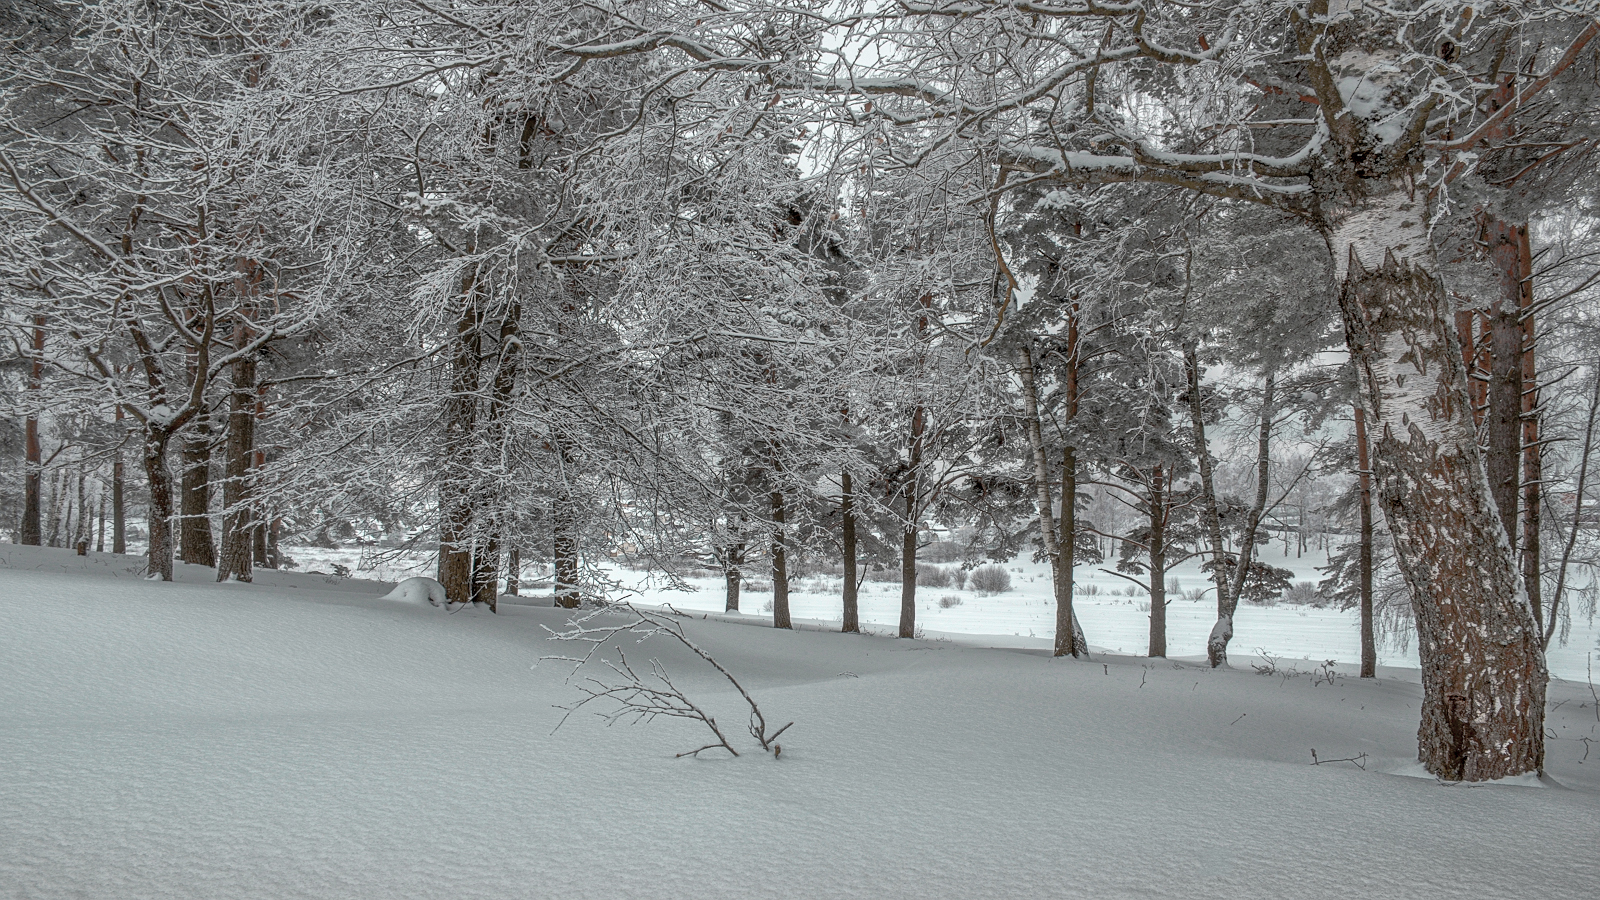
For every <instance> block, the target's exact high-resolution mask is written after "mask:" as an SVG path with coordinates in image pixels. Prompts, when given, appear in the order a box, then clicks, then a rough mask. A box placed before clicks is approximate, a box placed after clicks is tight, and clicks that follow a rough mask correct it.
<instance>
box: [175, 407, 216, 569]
mask: <svg viewBox="0 0 1600 900" xmlns="http://www.w3.org/2000/svg"><path fill="white" fill-rule="evenodd" d="M178 503H179V513H180V518H179V520H178V522H179V526H178V553H179V556H180V557H182V559H183V561H184V562H186V563H188V564H189V565H192V566H214V565H216V564H217V550H216V545H215V544H214V543H212V539H211V424H210V420H209V419H208V418H207V417H206V416H197V417H196V418H195V420H194V428H193V430H192V431H191V432H190V433H189V434H188V435H187V436H186V437H185V439H184V441H183V476H182V481H181V484H180V487H179V501H178Z"/></svg>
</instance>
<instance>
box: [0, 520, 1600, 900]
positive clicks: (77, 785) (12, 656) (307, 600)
mask: <svg viewBox="0 0 1600 900" xmlns="http://www.w3.org/2000/svg"><path fill="white" fill-rule="evenodd" d="M137 562H138V561H137V560H131V559H128V558H125V557H113V556H110V555H94V556H91V557H90V558H88V559H86V560H80V559H77V558H75V557H72V556H70V555H69V554H67V553H66V552H65V551H52V550H38V549H33V548H17V547H8V548H5V549H4V550H3V551H0V622H3V623H4V624H3V625H0V721H3V722H4V726H3V728H0V896H3V897H7V898H12V897H15V898H66V897H91V898H143V897H163V898H166V897H176V898H185V897H194V898H221V897H226V898H272V900H283V898H298V897H318V898H321V897H328V898H365V897H404V898H431V897H441V898H444V897H449V898H475V897H531V898H537V897H562V898H574V897H596V898H620V897H630V898H631V897H685V898H722V897H728V898H762V897H773V898H811V897H860V898H896V897H916V898H939V897H952V898H954V897H1088V898H1117V897H1171V896H1178V895H1182V896H1186V897H1230V898H1231V897H1274V896H1283V897H1295V898H1302V897H1305V898H1317V897H1330V898H1331V897H1377V898H1387V897H1418V898H1438V897H1485V898H1488V897H1495V898H1501V897H1513V896H1528V897H1541V898H1568V897H1570V898H1587V897H1593V896H1594V890H1595V886H1596V885H1597V884H1600V853H1597V852H1596V847H1597V841H1600V746H1591V744H1590V743H1588V742H1585V741H1584V740H1582V738H1590V739H1591V741H1600V716H1597V714H1596V708H1595V704H1594V700H1593V697H1592V695H1591V693H1590V688H1589V686H1588V685H1587V684H1585V683H1584V682H1583V681H1582V680H1579V681H1576V682H1572V681H1559V680H1558V681H1555V682H1553V683H1552V685H1551V689H1550V697H1551V715H1550V722H1549V724H1550V727H1551V729H1552V732H1553V733H1554V734H1555V735H1556V738H1555V739H1553V740H1551V741H1550V742H1549V744H1548V748H1549V749H1548V769H1549V773H1550V779H1549V780H1548V781H1547V782H1546V783H1543V784H1540V783H1537V782H1529V781H1524V782H1519V783H1516V784H1495V785H1485V786H1477V787H1464V786H1451V785H1444V784H1440V783H1438V782H1436V781H1434V780H1433V779H1431V778H1426V777H1416V776H1417V769H1416V767H1415V766H1414V764H1413V763H1412V759H1413V758H1414V755H1415V748H1416V745H1415V730H1416V714H1417V703H1418V697H1419V693H1420V690H1419V688H1418V686H1417V685H1416V683H1415V672H1414V671H1412V670H1407V669H1404V668H1385V669H1384V670H1382V672H1381V675H1382V677H1381V678H1379V679H1378V680H1376V681H1368V682H1361V681H1360V680H1358V679H1356V678H1353V677H1344V676H1336V677H1335V678H1334V679H1333V681H1332V683H1327V682H1326V681H1322V680H1320V679H1318V680H1313V677H1312V675H1310V674H1302V675H1299V676H1289V675H1280V676H1272V677H1263V676H1261V675H1258V674H1256V673H1255V672H1254V671H1252V670H1251V669H1250V668H1249V667H1247V666H1245V665H1243V663H1242V662H1239V663H1238V665H1239V667H1238V668H1235V669H1232V670H1221V671H1212V670H1209V669H1206V668H1203V667H1200V666H1196V665H1193V664H1188V663H1183V662H1167V661H1160V662H1156V663H1151V662H1149V661H1148V660H1145V659H1141V658H1138V657H1134V656H1129V655H1116V654H1110V653H1102V654H1099V655H1098V656H1097V658H1096V660H1095V661H1094V662H1092V663H1083V662H1072V661H1062V660H1052V659H1049V658H1048V657H1047V656H1045V655H1043V653H1041V652H1038V651H1036V650H1030V649H1026V648H1021V649H1018V648H1013V649H993V648H989V647H985V646H983V645H984V644H989V643H993V642H992V641H988V640H984V639H973V638H968V639H961V640H929V641H900V640H894V639H891V638H886V637H874V636H843V635H839V634H833V633H824V632H821V631H817V630H811V629H803V630H800V631H797V632H793V633H789V632H781V631H776V630H773V629H771V628H766V627H759V619H757V618H756V617H753V616H752V617H749V618H750V619H751V620H752V622H751V623H738V622H729V621H719V620H717V618H716V617H712V618H708V619H704V620H702V619H698V618H695V619H688V620H684V621H685V628H686V630H687V632H688V634H689V635H690V636H691V637H692V638H693V639H694V640H696V641H698V642H700V643H701V644H702V646H704V647H705V648H706V649H707V650H709V651H710V652H711V653H712V654H713V655H714V656H715V657H716V658H717V659H718V660H720V661H721V662H722V663H723V664H724V665H726V666H727V667H728V668H729V669H730V670H731V671H732V672H734V673H735V674H736V675H737V676H739V677H740V679H741V680H742V681H743V683H744V684H745V686H746V687H747V688H749V690H750V691H751V692H752V694H754V696H755V697H756V698H757V700H758V701H759V702H760V703H761V705H762V707H763V709H764V710H765V711H766V714H767V716H768V717H769V719H772V720H775V724H781V723H782V722H787V721H790V720H793V721H794V723H795V724H794V727H793V728H792V729H791V730H790V731H789V732H788V733H786V734H785V735H784V736H783V738H782V744H783V754H782V757H781V759H777V760H774V759H773V758H772V757H770V756H768V755H766V754H764V753H762V752H760V750H759V748H758V747H757V746H756V745H755V744H754V742H753V741H752V740H751V739H750V738H749V737H748V736H747V735H745V734H743V732H742V723H743V713H742V711H741V706H740V701H739V699H738V696H737V695H736V694H735V693H733V692H732V691H731V689H730V688H729V687H728V686H727V684H726V682H723V681H720V680H719V678H718V676H716V675H715V673H714V672H711V671H709V670H708V669H706V668H705V666H704V665H703V664H699V663H697V661H696V660H693V659H692V658H691V657H689V656H688V654H687V653H686V652H684V651H682V650H681V648H677V647H675V646H672V645H670V644H668V643H666V642H664V641H663V640H662V639H659V638H657V639H655V640H652V641H649V642H647V643H646V644H645V645H644V646H643V647H633V646H632V645H629V646H630V650H631V651H632V652H631V654H630V658H632V659H634V660H635V661H636V662H639V661H642V659H643V658H645V657H648V656H656V657H658V658H660V659H661V661H662V662H663V663H664V665H665V666H666V667H667V669H668V671H669V672H670V673H671V675H672V677H673V679H674V680H675V681H676V682H677V683H678V684H679V685H680V686H681V687H683V688H684V689H685V690H686V692H688V693H689V694H690V696H691V697H693V698H694V699H696V700H697V701H699V702H702V703H704V704H705V705H706V706H707V707H708V708H709V709H710V711H711V712H712V713H713V714H715V715H717V716H718V718H719V721H721V722H722V723H723V724H724V726H725V727H726V728H727V730H728V731H729V733H730V735H731V736H732V738H733V740H734V742H735V745H736V746H737V747H739V748H740V750H741V753H742V754H743V755H741V756H740V757H738V758H736V759H734V758H728V757H727V756H726V755H725V754H721V755H719V754H716V753H707V754H703V755H702V756H701V757H700V758H685V759H675V758H674V756H673V755H674V754H675V753H678V752H681V751H684V750H689V749H693V748H694V747H697V746H699V745H700V744H702V743H704V736H703V734H702V733H701V732H702V731H703V728H702V726H700V725H698V724H697V723H693V722H687V721H681V720H673V721H657V722H655V723H653V724H650V725H643V726H638V727H625V726H618V727H614V728H609V729H608V728H606V727H605V726H604V723H603V722H601V721H600V720H599V719H597V718H596V717H594V716H590V715H587V714H584V713H580V714H578V715H575V716H573V717H572V718H571V719H570V720H569V721H568V722H567V724H566V725H565V726H564V727H562V728H561V730H560V731H556V732H554V733H552V729H554V728H555V726H556V724H557V723H558V722H559V721H560V717H561V715H562V712H561V710H559V709H556V708H554V707H555V705H557V704H562V703H569V702H571V701H572V700H573V699H575V698H576V697H577V696H578V695H577V693H576V691H575V689H574V687H573V686H572V685H571V684H568V683H566V682H564V676H565V675H566V674H567V671H568V669H567V668H566V667H565V666H563V665H562V664H559V663H552V662H545V663H542V664H539V663H538V660H539V657H541V656H545V655H549V654H551V653H564V652H570V647H568V646H566V645H553V644H552V643H551V642H549V641H548V640H547V639H546V632H545V631H544V630H543V628H541V626H544V625H549V626H552V627H559V626H560V625H561V623H562V622H564V621H565V618H566V613H565V611H561V610H554V609H550V608H546V607H537V606H507V607H506V608H504V610H503V614H502V615H499V616H494V615H491V614H489V613H488V612H486V611H482V610H474V609H466V610H461V611H458V612H455V613H447V612H444V611H441V610H437V609H434V608H431V607H424V606H411V605H405V604H401V603H398V602H394V601H386V600H381V599H378V595H379V594H381V593H383V592H384V590H385V587H384V586H382V585H379V584H376V583H372V582H362V581H355V580H349V579H327V578H323V577H319V576H314V575H303V574H291V573H263V576H264V577H263V578H262V580H261V582H260V583H257V584H254V585H240V584H224V585H216V584H208V583H203V582H202V581H200V576H203V575H204V574H205V573H204V572H203V571H197V570H194V569H190V568H187V567H184V568H185V571H184V573H183V575H184V576H185V578H186V580H187V581H188V583H178V584H161V583H152V582H147V581H143V580H141V579H139V578H138V577H137V576H136V574H135V573H134V572H132V571H129V570H130V568H136V566H137ZM933 593H934V594H935V596H937V593H938V592H937V591H934V592H933ZM758 598H759V595H756V597H752V598H751V599H758ZM969 604H972V605H975V604H976V601H970V600H969V601H968V602H967V603H966V604H963V606H960V607H955V608H953V610H949V611H946V612H952V611H959V610H963V609H966V608H967V606H968V605H969ZM1178 606H1179V604H1174V608H1175V609H1176V608H1178ZM935 608H937V607H935ZM1129 608H1131V607H1129ZM1090 609H1091V610H1094V609H1095V607H1093V606H1091V607H1090ZM1106 609H1107V610H1110V609H1112V607H1111V606H1109V605H1108V606H1106ZM1263 612H1267V611H1263ZM801 614H802V615H805V614H806V613H805V612H804V611H803V610H802V612H801ZM1093 614H1094V615H1099V613H1098V612H1095V613H1093ZM1088 616H1089V613H1086V622H1085V624H1086V626H1088V627H1090V628H1091V629H1093V628H1095V625H1094V624H1093V623H1094V622H1095V621H1096V620H1095V619H1093V618H1089V617H1088ZM1106 621H1109V619H1108V620H1106ZM1174 624H1175V628H1174V631H1175V633H1176V631H1177V627H1176V625H1177V623H1176V621H1175V623H1174ZM929 625H930V629H938V628H941V626H940V625H939V624H938V622H937V621H930V622H929ZM1091 633H1092V634H1093V632H1091ZM1105 633H1109V632H1108V631H1102V634H1105ZM1244 641H1246V642H1248V641H1249V638H1248V637H1245V638H1244ZM1104 642H1105V638H1104V637H1101V638H1100V639H1098V640H1096V641H1095V643H1096V644H1097V645H1098V644H1103V643H1104ZM1125 649H1127V650H1130V651H1132V650H1137V649H1139V648H1138V647H1137V645H1134V646H1126V647H1125ZM1318 655H1320V654H1318ZM536 664H537V666H536ZM1299 668H1300V670H1301V671H1307V670H1308V669H1309V668H1311V667H1307V666H1304V665H1302V666H1300V667H1299ZM1341 669H1344V670H1345V671H1346V672H1348V667H1344V666H1341ZM1313 748H1314V749H1315V750H1316V752H1317V753H1318V755H1319V756H1320V757H1321V758H1322V759H1324V760H1328V759H1338V758H1345V757H1358V756H1359V755H1360V754H1366V756H1365V758H1364V760H1363V761H1364V763H1365V769H1362V768H1358V767H1357V766H1356V765H1355V764H1353V763H1350V762H1337V763H1332V764H1325V765H1320V766H1313V765H1311V764H1310V763H1311V759H1312V757H1311V751H1312V750H1313ZM1591 750H1592V751H1593V752H1590V751H1591Z"/></svg>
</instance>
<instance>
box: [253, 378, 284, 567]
mask: <svg viewBox="0 0 1600 900" xmlns="http://www.w3.org/2000/svg"><path fill="white" fill-rule="evenodd" d="M266 418H267V386H266V385H264V384H260V383H259V381H258V383H257V384H256V423H255V430H254V431H253V433H252V434H253V436H254V437H255V439H256V440H255V444H256V449H255V453H254V454H253V455H252V459H253V460H254V461H253V462H252V463H251V464H250V479H251V483H252V484H253V485H257V486H259V485H260V484H261V482H262V479H263V478H264V477H265V476H266V471H267V450H266V448H265V447H263V446H261V423H263V422H265V421H266ZM252 513H253V514H254V515H253V518H254V523H253V524H252V526H251V528H250V545H251V547H252V548H253V552H254V554H255V560H256V567H257V568H261V569H276V568H277V567H278V532H277V529H278V527H279V525H280V524H281V522H280V520H278V519H273V520H272V527H271V528H268V527H267V523H266V521H265V514H264V512H263V511H262V510H261V509H259V508H257V509H254V510H252Z"/></svg>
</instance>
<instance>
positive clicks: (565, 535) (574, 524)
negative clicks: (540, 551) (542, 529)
mask: <svg viewBox="0 0 1600 900" xmlns="http://www.w3.org/2000/svg"><path fill="white" fill-rule="evenodd" d="M574 502H575V501H574V500H573V497H572V492H571V491H570V490H567V489H566V488H565V487H564V486H563V487H562V488H560V489H558V490H557V491H556V496H555V499H554V504H555V508H554V509H553V510H552V511H551V516H550V525H551V528H550V531H551V535H552V538H553V540H552V544H553V546H552V548H551V551H552V552H551V554H550V555H551V558H552V559H553V560H554V561H555V594H556V600H555V603H556V606H559V607H562V608H565V609H577V608H578V605H579V603H580V602H581V601H582V599H583V596H582V592H581V589H580V588H579V586H578V515H577V510H576V509H574V508H573V503H574Z"/></svg>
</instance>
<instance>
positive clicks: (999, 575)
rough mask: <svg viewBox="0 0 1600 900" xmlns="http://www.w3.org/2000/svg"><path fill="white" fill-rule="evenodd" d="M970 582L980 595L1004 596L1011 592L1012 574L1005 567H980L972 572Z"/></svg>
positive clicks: (969, 584)
mask: <svg viewBox="0 0 1600 900" xmlns="http://www.w3.org/2000/svg"><path fill="white" fill-rule="evenodd" d="M968 582H969V583H968V586H969V587H971V588H972V589H973V590H975V591H977V592H978V593H980V594H1003V593H1005V592H1006V591H1009V590H1011V573H1010V572H1007V571H1006V570H1005V567H1004V566H995V565H988V566H979V567H977V568H976V569H973V570H972V575H971V577H970V578H969V579H968Z"/></svg>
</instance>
